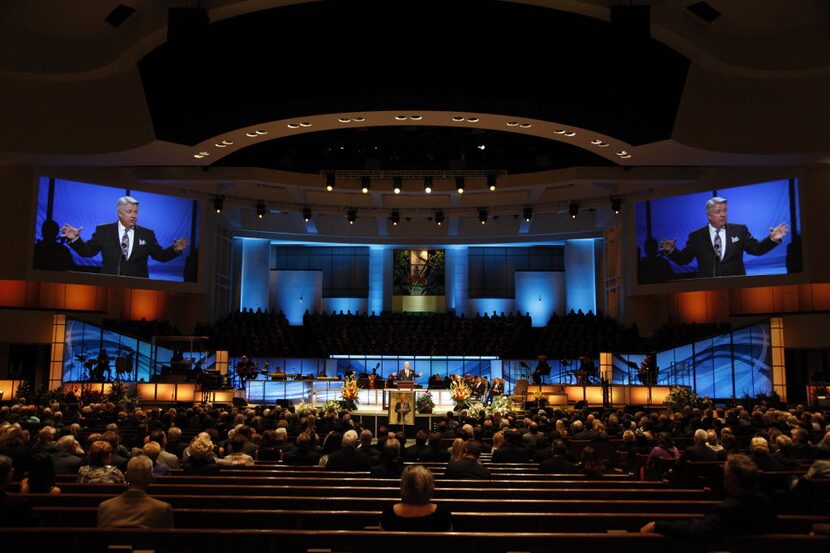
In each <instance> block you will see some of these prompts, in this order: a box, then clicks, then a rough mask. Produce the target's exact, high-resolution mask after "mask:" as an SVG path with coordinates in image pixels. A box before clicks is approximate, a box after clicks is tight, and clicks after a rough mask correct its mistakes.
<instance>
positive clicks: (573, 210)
mask: <svg viewBox="0 0 830 553" xmlns="http://www.w3.org/2000/svg"><path fill="white" fill-rule="evenodd" d="M568 213H569V214H570V215H571V219H576V216H577V215H579V204H578V203H577V202H571V205H569V206H568Z"/></svg>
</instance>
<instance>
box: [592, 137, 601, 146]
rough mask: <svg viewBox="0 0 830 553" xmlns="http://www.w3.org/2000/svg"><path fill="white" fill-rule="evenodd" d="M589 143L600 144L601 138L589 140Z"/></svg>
mask: <svg viewBox="0 0 830 553" xmlns="http://www.w3.org/2000/svg"><path fill="white" fill-rule="evenodd" d="M591 144H593V145H594V146H599V145H600V144H602V140H600V139H599V138H595V139H593V140H592V141H591Z"/></svg>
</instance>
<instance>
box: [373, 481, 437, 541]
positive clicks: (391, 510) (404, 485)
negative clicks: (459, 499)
mask: <svg viewBox="0 0 830 553" xmlns="http://www.w3.org/2000/svg"><path fill="white" fill-rule="evenodd" d="M434 490H435V480H434V478H433V476H432V472H430V470H429V469H427V468H426V467H423V466H421V465H412V466H408V467H406V468H405V469H404V471H403V474H402V475H401V502H400V503H395V504H394V505H389V506H387V507H385V508H384V509H383V513H382V514H381V519H380V527H381V529H383V530H391V531H403V532H443V531H450V530H452V514H451V513H450V511H449V509H447V508H446V507H445V506H444V504H441V503H433V502H432V493H433V491H434Z"/></svg>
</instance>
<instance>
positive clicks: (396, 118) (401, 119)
mask: <svg viewBox="0 0 830 553" xmlns="http://www.w3.org/2000/svg"><path fill="white" fill-rule="evenodd" d="M395 121H406V115H396V116H395Z"/></svg>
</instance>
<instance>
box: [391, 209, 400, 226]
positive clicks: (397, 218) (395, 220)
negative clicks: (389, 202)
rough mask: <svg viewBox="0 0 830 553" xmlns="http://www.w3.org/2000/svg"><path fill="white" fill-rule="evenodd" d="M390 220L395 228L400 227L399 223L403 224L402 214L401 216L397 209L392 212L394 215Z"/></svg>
mask: <svg viewBox="0 0 830 553" xmlns="http://www.w3.org/2000/svg"><path fill="white" fill-rule="evenodd" d="M389 220H390V221H392V225H393V226H398V223H400V222H401V214H400V212H399V211H398V210H397V209H396V210H394V211H393V212H392V215H391V216H390V217H389Z"/></svg>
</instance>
